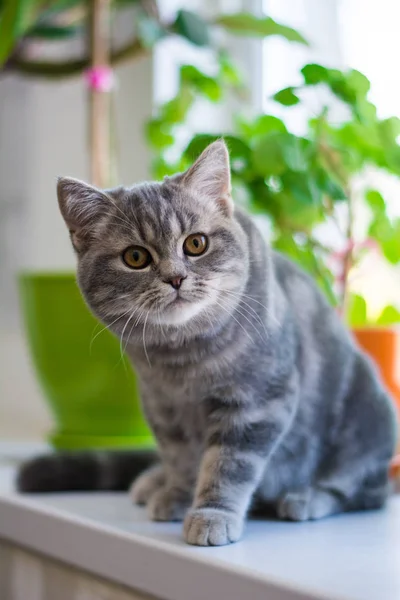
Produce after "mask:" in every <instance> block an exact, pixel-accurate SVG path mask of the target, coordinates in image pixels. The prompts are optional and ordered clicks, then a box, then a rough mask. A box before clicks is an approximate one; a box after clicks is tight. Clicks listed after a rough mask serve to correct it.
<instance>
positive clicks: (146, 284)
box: [58, 141, 249, 335]
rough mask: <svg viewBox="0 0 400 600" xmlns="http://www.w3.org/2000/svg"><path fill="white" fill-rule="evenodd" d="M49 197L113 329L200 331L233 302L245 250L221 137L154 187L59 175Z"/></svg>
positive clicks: (82, 281) (84, 279)
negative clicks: (97, 183) (109, 185)
mask: <svg viewBox="0 0 400 600" xmlns="http://www.w3.org/2000/svg"><path fill="white" fill-rule="evenodd" d="M58 199H59V205H60V209H61V213H62V215H63V217H64V219H65V222H66V224H67V226H68V229H69V231H70V234H71V239H72V243H73V245H74V248H75V250H76V253H77V256H78V280H79V285H80V287H81V290H82V292H83V294H84V296H85V298H86V301H87V303H88V304H89V306H90V308H91V309H92V310H93V312H94V313H95V314H96V315H97V316H99V317H100V318H101V319H102V320H103V321H104V322H105V323H106V324H107V325H112V329H114V330H115V331H116V332H117V333H119V334H120V335H121V332H122V330H123V328H124V327H125V329H126V332H127V331H129V330H130V328H131V327H135V326H136V327H140V326H143V325H144V324H145V325H146V324H148V326H150V327H152V328H153V329H154V328H157V327H160V328H161V329H162V328H165V327H167V328H168V327H174V328H176V327H186V328H190V329H191V330H193V328H196V327H198V328H199V330H201V327H205V326H207V327H210V325H213V324H214V323H216V322H218V321H220V320H221V319H222V320H224V315H226V314H227V313H228V312H230V309H231V307H232V306H233V305H235V304H236V303H237V301H238V299H239V294H240V292H241V290H242V289H243V287H244V285H245V284H246V280H247V277H248V263H249V261H248V248H247V242H246V237H245V235H244V232H243V230H242V228H241V227H240V225H239V223H238V221H237V220H236V219H235V217H234V207H233V202H232V198H231V185H230V169H229V155H228V151H227V149H226V146H225V144H224V142H222V141H217V142H214V143H213V144H211V145H210V146H209V147H208V148H206V150H205V151H204V152H203V153H202V155H201V156H200V157H199V158H198V160H197V161H196V162H195V163H194V164H193V165H192V167H190V168H189V169H188V170H187V171H186V172H184V173H181V174H178V175H175V176H174V177H170V178H166V179H165V180H164V181H163V182H162V183H158V182H154V183H143V184H139V185H135V186H133V187H131V188H123V187H121V188H117V189H113V190H105V191H101V190H98V189H96V188H94V187H92V186H90V185H87V184H86V183H82V182H80V181H77V180H74V179H70V178H61V179H59V182H58ZM129 319H130V325H129V327H128V326H127V325H128V320H129ZM126 332H125V333H126Z"/></svg>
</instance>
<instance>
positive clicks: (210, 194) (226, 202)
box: [181, 140, 233, 215]
mask: <svg viewBox="0 0 400 600" xmlns="http://www.w3.org/2000/svg"><path fill="white" fill-rule="evenodd" d="M181 183H182V184H183V185H185V186H187V187H188V188H190V189H192V190H193V191H195V192H196V193H197V194H198V195H199V196H202V197H206V198H209V199H210V200H213V201H214V202H215V203H217V204H218V205H219V206H220V207H221V209H222V210H223V211H224V212H225V213H226V214H228V215H232V213H233V201H232V197H231V172H230V164H229V152H228V148H227V147H226V144H225V142H224V141H223V140H217V141H216V142H213V143H212V144H210V145H209V146H207V148H206V149H205V150H204V151H203V152H202V153H201V154H200V156H199V158H198V159H197V160H196V162H195V163H194V164H193V165H192V166H191V167H190V168H189V169H188V170H187V171H186V172H185V173H184V174H183V177H182V179H181Z"/></svg>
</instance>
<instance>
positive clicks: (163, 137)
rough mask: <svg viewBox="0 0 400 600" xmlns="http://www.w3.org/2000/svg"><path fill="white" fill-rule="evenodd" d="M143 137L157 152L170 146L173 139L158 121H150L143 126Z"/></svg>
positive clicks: (160, 121)
mask: <svg viewBox="0 0 400 600" xmlns="http://www.w3.org/2000/svg"><path fill="white" fill-rule="evenodd" d="M145 135H146V138H147V140H148V142H149V143H150V144H151V146H153V148H156V149H158V150H163V149H165V148H168V147H169V146H172V144H173V143H174V141H175V140H174V137H173V135H171V133H169V131H166V130H165V124H164V123H163V121H162V120H160V119H152V120H151V121H148V122H147V123H146V125H145Z"/></svg>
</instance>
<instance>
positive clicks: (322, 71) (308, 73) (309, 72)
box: [301, 63, 329, 85]
mask: <svg viewBox="0 0 400 600" xmlns="http://www.w3.org/2000/svg"><path fill="white" fill-rule="evenodd" d="M301 73H302V75H303V77H304V82H305V83H306V84H307V85H317V84H318V83H324V82H327V81H328V78H329V71H328V69H327V68H326V67H323V66H322V65H318V64H316V63H310V64H308V65H305V66H304V67H303V68H302V69H301Z"/></svg>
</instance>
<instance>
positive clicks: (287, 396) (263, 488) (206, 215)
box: [19, 141, 396, 546]
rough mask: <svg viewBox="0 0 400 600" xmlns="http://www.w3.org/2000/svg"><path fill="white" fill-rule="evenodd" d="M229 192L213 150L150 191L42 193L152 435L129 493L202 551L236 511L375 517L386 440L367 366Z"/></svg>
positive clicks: (237, 519) (64, 188) (111, 478)
mask: <svg viewBox="0 0 400 600" xmlns="http://www.w3.org/2000/svg"><path fill="white" fill-rule="evenodd" d="M230 192H231V185H230V169H229V157H228V152H227V149H226V146H225V144H224V143H223V142H222V141H218V142H215V143H213V144H211V145H210V146H209V147H208V148H207V149H206V150H205V151H204V152H203V154H202V155H201V156H200V158H199V159H198V160H197V161H196V162H195V163H194V165H193V166H192V167H191V168H190V169H189V170H188V171H186V172H185V173H183V174H178V175H176V176H174V177H171V178H166V179H165V180H164V182H162V183H143V184H140V185H136V186H134V187H132V188H129V189H126V188H118V189H114V190H107V191H100V190H97V189H95V188H93V187H91V186H89V185H87V184H85V183H81V182H79V181H76V180H73V179H67V178H62V179H60V180H59V183H58V198H59V204H60V209H61V212H62V214H63V217H64V219H65V221H66V223H67V226H68V229H69V230H70V232H71V238H72V243H73V245H74V248H75V250H76V253H77V256H78V280H79V285H80V288H81V290H82V293H83V295H84V297H85V299H86V302H87V303H88V305H89V307H90V308H91V310H92V311H93V313H94V314H95V315H97V317H99V318H100V319H101V320H102V321H103V323H105V324H106V325H107V326H108V327H109V328H110V329H111V330H112V331H113V332H114V333H115V334H116V335H117V336H119V337H121V338H122V340H123V343H124V345H126V351H127V353H128V354H129V356H130V358H131V360H132V362H133V364H134V366H135V369H136V371H137V373H138V375H139V378H140V386H141V395H142V402H143V408H144V411H145V414H146V417H147V419H148V422H149V424H150V426H151V428H152V430H153V432H154V434H155V437H156V439H157V442H158V448H159V454H160V462H158V463H154V464H152V466H151V467H150V468H149V469H148V470H147V471H144V472H143V473H142V474H141V475H140V476H139V477H138V478H137V479H136V481H134V483H133V485H132V488H131V494H132V497H133V500H134V501H135V502H136V503H138V504H145V505H146V506H147V509H148V513H149V516H150V518H151V519H154V520H159V521H169V520H181V519H182V520H184V537H185V540H186V541H187V542H188V543H189V544H197V545H202V546H207V545H217V546H218V545H222V544H228V543H230V542H235V541H236V540H238V539H239V538H240V536H241V535H242V530H243V524H244V521H245V517H246V514H247V512H248V510H249V508H250V506H251V505H252V504H254V503H258V504H260V505H262V506H267V505H268V506H272V507H274V509H275V510H276V511H277V514H278V515H279V517H281V518H283V519H291V520H294V521H305V520H308V519H320V518H322V517H326V516H328V515H332V514H334V513H339V512H342V511H351V510H359V509H376V508H379V507H381V506H382V505H383V504H384V502H385V500H386V498H387V496H388V466H389V462H390V459H391V457H392V455H393V452H394V448H395V438H396V428H395V415H394V408H393V406H392V403H391V401H390V399H389V397H388V395H387V393H386V391H385V390H384V389H383V387H382V385H381V383H380V381H379V380H378V378H377V376H376V374H375V371H374V369H373V368H372V366H371V364H370V362H369V360H368V359H367V358H366V357H365V356H364V355H363V354H362V353H361V352H360V351H359V350H358V349H357V348H356V346H355V344H354V342H353V340H352V338H351V336H350V335H349V333H348V332H347V331H346V330H345V328H344V327H343V325H342V324H341V322H340V320H339V318H338V317H337V315H336V313H335V312H334V311H333V310H332V309H331V308H330V307H329V306H328V304H327V302H326V301H325V300H324V298H323V297H322V295H321V294H320V293H319V291H318V290H317V289H316V287H315V285H314V284H313V282H312V281H311V280H310V279H309V277H308V276H307V275H305V274H304V273H303V272H302V271H300V270H299V269H298V268H297V267H296V266H295V265H294V264H292V263H291V262H290V261H288V260H286V259H285V258H283V257H282V256H280V255H278V254H276V253H273V252H272V251H271V250H269V249H268V248H267V246H266V244H265V242H264V240H263V239H262V236H261V235H260V233H259V231H258V229H257V228H256V227H255V225H254V224H253V223H252V221H251V219H250V218H249V217H248V216H247V215H246V214H244V213H243V212H241V211H240V210H238V209H237V208H235V207H234V205H233V202H232V198H231V194H230ZM152 460H154V457H153V456H147V457H146V456H143V455H140V454H135V453H132V454H129V453H128V454H122V455H121V454H115V455H110V456H108V455H107V454H102V453H98V454H95V453H94V454H92V455H90V454H89V455H79V454H78V455H60V456H53V457H52V456H50V457H41V458H39V459H36V460H34V461H33V463H32V462H31V463H29V464H28V465H26V466H25V467H24V468H23V470H22V472H21V474H20V478H19V486H20V489H22V490H25V491H37V490H44V489H47V490H50V489H53V490H58V489H68V488H69V487H70V488H74V489H82V488H84V487H92V488H96V487H97V488H98V489H100V488H103V489H104V488H105V487H108V488H117V487H122V486H123V483H125V484H126V479H127V477H129V476H130V475H132V474H133V473H136V472H137V471H140V470H141V469H142V468H143V467H144V465H145V464H147V463H148V462H151V461H152ZM135 465H136V466H135Z"/></svg>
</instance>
